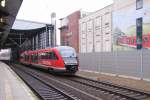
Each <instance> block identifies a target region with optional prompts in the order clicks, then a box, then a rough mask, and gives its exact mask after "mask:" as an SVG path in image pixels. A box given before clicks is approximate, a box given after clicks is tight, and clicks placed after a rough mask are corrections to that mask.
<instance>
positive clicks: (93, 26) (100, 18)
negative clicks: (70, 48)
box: [79, 5, 113, 53]
mask: <svg viewBox="0 0 150 100" xmlns="http://www.w3.org/2000/svg"><path fill="white" fill-rule="evenodd" d="M112 9H113V5H109V6H107V7H105V8H103V9H100V10H98V11H96V12H93V13H91V14H89V15H88V16H85V17H84V18H81V19H80V20H79V48H80V49H79V52H80V53H91V52H110V51H112Z"/></svg>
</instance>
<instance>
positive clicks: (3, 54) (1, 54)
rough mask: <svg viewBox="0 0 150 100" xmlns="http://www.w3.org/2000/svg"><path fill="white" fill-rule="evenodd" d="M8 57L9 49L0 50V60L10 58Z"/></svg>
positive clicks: (9, 55)
mask: <svg viewBox="0 0 150 100" xmlns="http://www.w3.org/2000/svg"><path fill="white" fill-rule="evenodd" d="M10 58H11V49H7V50H1V51H0V60H10Z"/></svg>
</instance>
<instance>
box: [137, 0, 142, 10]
mask: <svg viewBox="0 0 150 100" xmlns="http://www.w3.org/2000/svg"><path fill="white" fill-rule="evenodd" d="M141 8H143V0H136V9H137V10H138V9H141Z"/></svg>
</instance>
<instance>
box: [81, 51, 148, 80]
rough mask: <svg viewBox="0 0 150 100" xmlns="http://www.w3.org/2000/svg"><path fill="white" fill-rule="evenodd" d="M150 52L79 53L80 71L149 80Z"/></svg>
mask: <svg viewBox="0 0 150 100" xmlns="http://www.w3.org/2000/svg"><path fill="white" fill-rule="evenodd" d="M149 59H150V51H149V50H143V52H141V51H126V52H124V51H123V52H121V51H118V52H108V53H106V52H103V53H80V54H79V61H80V67H79V69H82V70H89V71H95V72H104V73H110V74H117V75H125V76H132V77H139V78H147V79H150V67H149V66H150V61H149Z"/></svg>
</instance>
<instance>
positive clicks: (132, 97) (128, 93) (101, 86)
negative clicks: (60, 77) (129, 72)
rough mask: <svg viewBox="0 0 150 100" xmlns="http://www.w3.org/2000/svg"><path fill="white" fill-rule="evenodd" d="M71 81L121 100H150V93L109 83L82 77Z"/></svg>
mask: <svg viewBox="0 0 150 100" xmlns="http://www.w3.org/2000/svg"><path fill="white" fill-rule="evenodd" d="M70 80H71V81H74V82H77V83H80V84H84V85H86V86H89V87H93V88H95V89H96V90H101V91H102V92H104V94H109V95H114V97H115V95H117V96H116V97H117V98H118V99H119V100H120V99H121V100H150V93H147V92H144V91H139V90H136V89H131V88H128V87H123V86H120V85H115V84H112V83H108V82H101V81H95V80H92V79H88V78H85V77H81V76H76V77H74V78H70Z"/></svg>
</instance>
